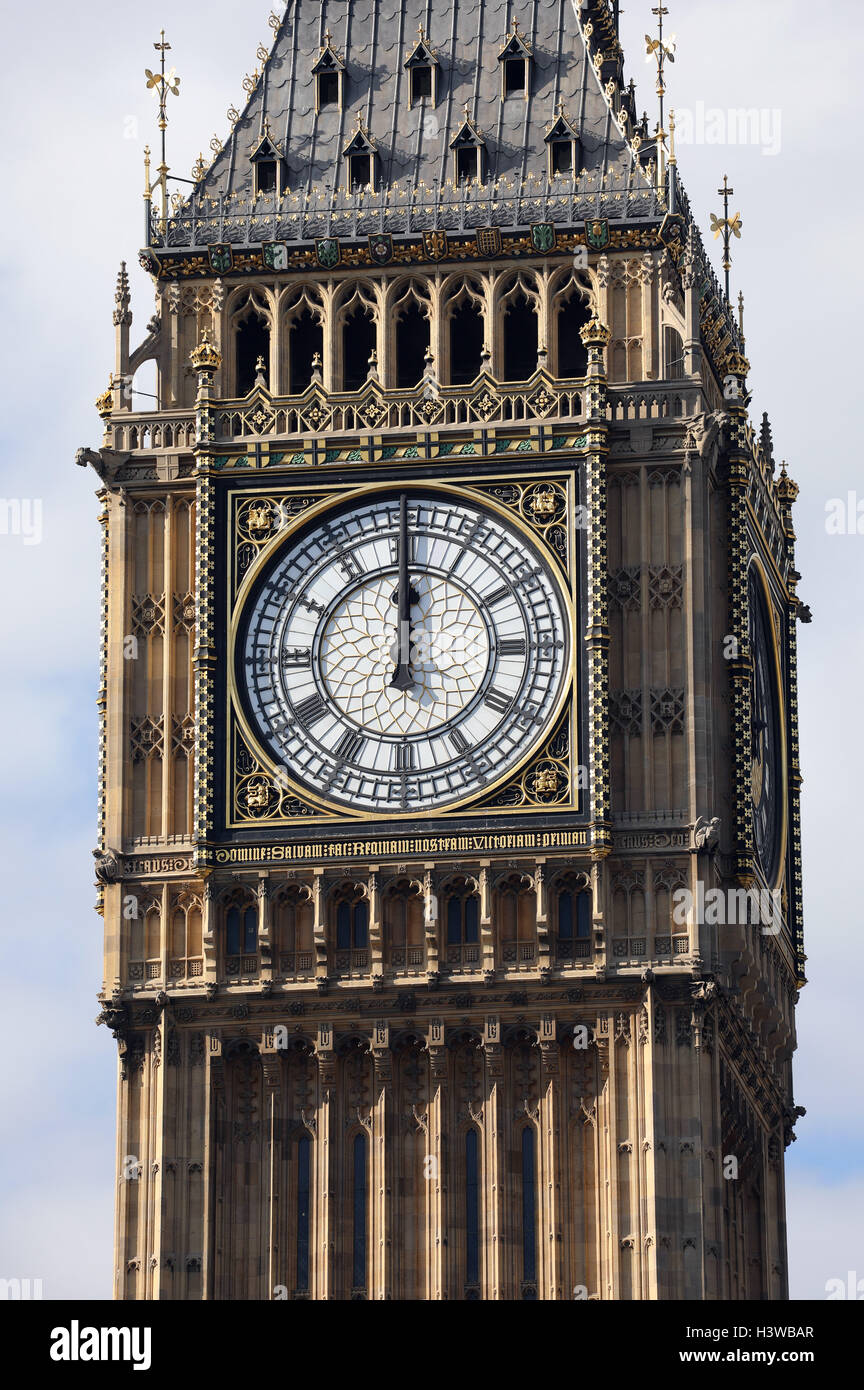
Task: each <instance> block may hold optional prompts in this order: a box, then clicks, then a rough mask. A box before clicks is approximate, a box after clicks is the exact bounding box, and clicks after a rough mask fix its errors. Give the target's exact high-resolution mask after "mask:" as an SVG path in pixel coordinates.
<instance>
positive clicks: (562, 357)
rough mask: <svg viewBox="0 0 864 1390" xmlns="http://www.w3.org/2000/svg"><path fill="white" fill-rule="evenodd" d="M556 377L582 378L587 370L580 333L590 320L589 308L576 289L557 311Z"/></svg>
mask: <svg viewBox="0 0 864 1390" xmlns="http://www.w3.org/2000/svg"><path fill="white" fill-rule="evenodd" d="M557 318H558V322H557V329H558V375H559V376H560V377H563V378H564V379H565V380H570V379H572V378H573V377H584V375H585V373H586V372H587V370H588V349H587V348H586V346H585V344H584V343H583V341H582V338H581V336H580V331H581V329H583V328H584V327H585V325H586V323H588V322H589V321H590V319H591V306H590V304H589V303H588V301H587V299H586V298H585V297H584V295H583V294H580V293H579V291H578V290H577V289H575V287H574V289H573V291H572V293H571V294H570V295H569V296H567V297H566V298H563V299H562V300H561V301H560V307H559V309H558V316H557Z"/></svg>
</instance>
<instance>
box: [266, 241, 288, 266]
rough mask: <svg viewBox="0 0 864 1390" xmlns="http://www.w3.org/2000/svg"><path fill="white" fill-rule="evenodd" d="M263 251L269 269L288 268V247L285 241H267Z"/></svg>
mask: <svg viewBox="0 0 864 1390" xmlns="http://www.w3.org/2000/svg"><path fill="white" fill-rule="evenodd" d="M263 252H264V264H265V265H266V266H267V269H268V270H287V269H288V247H287V246H286V244H285V242H284V241H265V243H264V246H263Z"/></svg>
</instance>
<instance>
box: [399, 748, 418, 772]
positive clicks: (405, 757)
mask: <svg viewBox="0 0 864 1390" xmlns="http://www.w3.org/2000/svg"><path fill="white" fill-rule="evenodd" d="M396 771H397V772H413V771H414V744H413V743H397V745H396Z"/></svg>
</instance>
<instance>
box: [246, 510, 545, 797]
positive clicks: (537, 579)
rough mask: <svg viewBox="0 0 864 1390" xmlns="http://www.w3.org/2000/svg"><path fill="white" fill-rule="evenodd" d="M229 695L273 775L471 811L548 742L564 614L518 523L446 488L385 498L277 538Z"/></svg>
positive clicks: (330, 793)
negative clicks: (275, 768) (241, 701)
mask: <svg viewBox="0 0 864 1390" xmlns="http://www.w3.org/2000/svg"><path fill="white" fill-rule="evenodd" d="M238 659H239V669H238V672H237V676H238V685H239V687H240V689H241V690H242V691H243V692H244V695H245V705H246V710H247V714H248V715H249V717H250V720H251V724H252V726H253V728H254V730H255V732H256V734H257V737H258V738H259V740H260V741H261V744H262V746H263V747H264V748H265V749H266V750H267V752H268V753H269V755H270V757H271V758H272V760H273V762H274V763H276V764H277V765H279V766H280V767H284V768H285V770H286V771H287V773H288V774H289V775H290V776H291V777H292V778H293V779H294V780H296V781H297V782H298V783H300V784H304V785H305V786H306V787H308V788H309V789H310V790H311V791H312V792H313V793H314V794H316V795H317V796H318V797H320V798H322V799H324V800H325V801H327V802H332V803H335V804H336V805H342V806H348V807H351V808H353V809H356V810H360V811H368V812H376V811H377V812H385V813H390V814H398V813H401V812H405V811H411V810H414V811H428V810H432V809H437V808H440V807H444V806H447V805H450V804H453V803H456V802H460V801H464V800H465V799H466V798H470V797H473V796H475V795H477V794H479V793H480V792H482V791H483V790H484V788H486V787H488V786H489V785H490V784H492V783H494V782H497V781H498V780H500V779H501V778H502V777H503V776H504V775H506V774H507V773H508V771H510V770H512V769H514V768H515V767H516V766H517V765H518V764H519V763H520V762H521V761H522V760H523V759H524V758H525V757H526V756H527V755H528V754H529V753H530V752H531V750H532V749H533V748H534V746H535V745H536V744H537V742H538V741H539V739H540V738H541V737H542V735H543V734H544V733H545V732H547V730H548V726H549V723H550V721H551V720H552V719H553V718H554V716H555V714H556V712H557V710H558V709H559V707H560V705H561V703H562V700H563V696H564V694H565V691H566V688H567V684H568V681H569V672H570V625H569V618H568V605H567V600H566V598H565V595H564V593H563V592H562V589H561V587H560V585H559V582H558V580H557V579H556V578H555V577H554V575H553V573H552V570H551V568H550V566H549V565H547V563H546V561H545V559H544V558H543V557H542V556H541V555H540V553H539V551H537V550H536V549H535V548H534V546H533V545H532V544H531V542H530V541H529V540H528V538H527V537H526V535H525V534H524V533H523V532H522V531H520V530H519V529H518V527H517V526H515V525H513V524H512V523H510V522H509V521H508V520H505V519H504V518H502V517H500V516H499V515H498V514H497V513H495V512H493V511H491V510H489V511H487V510H485V509H484V508H482V507H481V506H479V505H478V504H476V503H475V502H474V501H473V500H471V499H465V498H463V497H461V496H459V495H457V494H455V493H454V494H451V493H447V492H441V493H434V492H430V493H429V495H424V494H423V493H422V492H410V493H402V494H400V493H382V494H377V493H376V494H374V495H369V496H366V497H364V498H363V499H362V500H358V501H355V502H354V503H353V504H351V505H350V506H346V507H343V508H341V509H339V510H335V511H333V512H330V513H328V514H327V515H326V516H325V517H323V518H319V520H318V521H317V523H316V524H314V525H312V526H310V527H309V528H307V529H305V530H304V531H303V533H302V534H301V535H299V536H298V538H297V539H295V540H294V541H290V542H287V543H286V545H285V546H284V547H283V548H282V549H281V550H280V551H279V553H278V556H276V557H275V558H274V561H273V563H272V565H271V567H270V568H269V569H268V570H267V572H266V573H265V574H264V575H263V577H262V578H261V579H260V580H259V582H258V584H257V586H256V588H255V590H254V591H253V597H252V599H251V601H250V603H249V605H248V610H247V613H246V616H245V621H244V623H243V625H242V627H241V633H240V639H239V644H238Z"/></svg>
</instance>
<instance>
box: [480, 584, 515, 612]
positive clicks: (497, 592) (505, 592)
mask: <svg viewBox="0 0 864 1390" xmlns="http://www.w3.org/2000/svg"><path fill="white" fill-rule="evenodd" d="M509 597H510V590H509V588H508V587H507V585H506V584H502V585H501V587H500V589H493V590H492V593H491V594H484V595H483V602H484V603H485V604H486V607H487V608H494V607H495V604H496V603H500V602H501V600H502V599H505V598H509Z"/></svg>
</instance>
